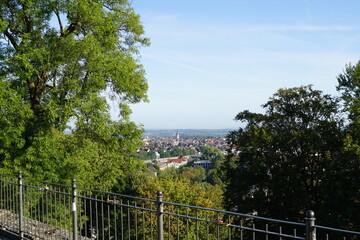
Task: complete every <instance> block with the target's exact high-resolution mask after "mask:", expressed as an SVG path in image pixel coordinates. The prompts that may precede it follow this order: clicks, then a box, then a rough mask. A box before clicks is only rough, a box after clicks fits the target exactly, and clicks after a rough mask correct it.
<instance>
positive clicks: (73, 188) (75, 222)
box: [72, 179, 78, 240]
mask: <svg viewBox="0 0 360 240" xmlns="http://www.w3.org/2000/svg"><path fill="white" fill-rule="evenodd" d="M72 220H73V240H77V239H78V234H77V230H78V226H77V225H78V224H77V215H76V180H75V179H73V180H72Z"/></svg>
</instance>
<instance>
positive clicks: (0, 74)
mask: <svg viewBox="0 0 360 240" xmlns="http://www.w3.org/2000/svg"><path fill="white" fill-rule="evenodd" d="M143 35H144V30H143V27H142V25H141V24H140V19H139V15H137V14H136V13H135V12H134V10H133V8H132V7H131V6H130V4H129V2H128V1H110V0H105V1H97V0H95V1H93V0H92V1H88V0H76V1H64V0H60V1H43V0H28V1H20V0H4V1H1V2H0V37H1V38H2V41H0V65H1V67H0V87H1V89H2V91H1V93H0V110H1V113H2V114H1V116H0V123H1V124H0V130H1V133H2V134H1V136H0V160H1V166H2V168H3V171H8V172H11V171H15V170H23V171H24V173H25V175H27V176H31V177H34V178H37V179H45V180H52V181H57V180H62V179H69V178H73V177H76V178H78V179H79V180H80V181H79V182H82V183H83V184H84V185H87V186H88V185H92V186H99V187H100V186H109V185H111V183H114V182H115V178H117V177H121V176H123V166H126V167H128V168H129V169H130V170H128V171H126V172H127V173H131V172H132V171H133V170H134V169H135V168H137V169H138V168H139V164H138V163H136V162H134V161H133V160H131V158H130V157H129V156H130V154H131V153H133V152H134V150H136V148H137V146H138V144H139V143H140V142H139V138H140V137H141V130H139V127H138V126H136V125H135V124H134V123H133V122H131V121H130V118H129V116H130V114H131V109H130V108H129V104H133V103H137V102H139V101H147V95H146V91H147V88H148V86H147V82H146V80H145V77H144V70H143V68H142V66H141V64H140V63H139V61H138V59H139V57H138V54H139V52H138V50H139V47H141V46H147V45H148V44H149V40H148V39H147V38H145V37H144V36H143ZM107 99H111V100H114V101H117V102H118V106H119V110H120V116H119V118H120V120H118V121H113V120H111V119H110V112H109V111H110V106H109V104H108V102H107ZM69 123H70V125H69ZM66 128H70V129H71V130H72V134H71V135H65V134H64V133H63V132H64V130H65V129H66Z"/></svg>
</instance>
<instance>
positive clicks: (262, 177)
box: [224, 86, 343, 220]
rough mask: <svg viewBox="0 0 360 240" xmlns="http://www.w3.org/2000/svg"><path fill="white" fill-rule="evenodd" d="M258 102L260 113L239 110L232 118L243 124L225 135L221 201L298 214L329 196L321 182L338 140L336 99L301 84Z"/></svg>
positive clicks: (286, 215) (294, 217)
mask: <svg viewBox="0 0 360 240" xmlns="http://www.w3.org/2000/svg"><path fill="white" fill-rule="evenodd" d="M263 108H264V109H265V110H266V112H265V113H264V114H258V113H252V112H249V111H243V112H240V113H239V114H238V115H237V116H236V120H239V121H241V122H245V123H246V126H245V127H244V128H240V129H239V130H238V131H233V132H230V134H229V135H228V141H229V144H230V152H229V155H228V157H227V160H226V162H225V164H224V166H225V168H226V172H227V176H228V185H227V191H226V194H225V204H227V207H228V208H229V209H232V208H236V209H238V210H239V211H241V212H247V213H253V212H257V213H258V214H259V215H262V216H268V217H272V218H282V219H288V220H301V219H303V216H304V212H305V211H306V210H307V209H312V210H315V211H317V210H318V208H319V207H320V205H319V204H320V203H322V202H323V201H326V197H328V196H326V195H324V194H322V191H321V189H322V185H323V184H324V182H325V181H326V180H327V175H326V174H327V172H328V171H331V169H330V165H331V163H332V162H333V161H335V159H336V158H337V155H338V153H339V152H340V150H341V147H342V141H343V133H342V120H341V118H340V116H339V113H338V101H337V100H336V99H334V98H332V97H331V96H329V95H326V94H322V92H321V91H317V90H313V89H312V87H311V86H303V87H297V88H290V89H280V90H278V91H277V93H275V94H274V95H273V97H271V98H270V99H269V101H268V102H267V103H266V104H264V105H263ZM328 210H329V211H330V212H331V209H328ZM324 214H325V213H324ZM327 217H328V216H327ZM319 219H321V218H320V217H319Z"/></svg>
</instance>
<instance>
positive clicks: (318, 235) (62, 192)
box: [0, 173, 360, 240]
mask: <svg viewBox="0 0 360 240" xmlns="http://www.w3.org/2000/svg"><path fill="white" fill-rule="evenodd" d="M162 197H163V196H162V192H161V191H158V192H157V193H156V199H146V198H139V197H133V196H127V195H122V194H117V193H110V192H103V191H95V190H90V189H84V188H79V187H76V181H75V180H73V182H72V186H69V185H62V184H56V183H51V182H44V181H37V180H33V179H27V178H22V176H21V173H19V176H9V175H1V174H0V230H1V232H2V233H6V234H8V235H9V236H14V237H19V238H20V239H73V240H78V239H80V240H82V239H84V240H85V239H89V240H90V239H94V240H95V239H102V240H105V239H107V240H117V239H129V240H131V239H136V240H138V239H139V240H140V239H159V240H164V239H169V240H170V239H244V240H250V239H252V240H255V239H265V240H272V239H283V240H286V239H304V240H316V239H318V240H319V239H326V240H328V239H334V240H335V239H336V240H337V239H343V240H345V239H346V240H355V239H360V232H354V231H347V230H341V229H335V228H329V227H324V226H318V225H315V216H314V212H312V211H307V212H306V216H304V222H303V223H300V222H289V221H283V220H277V219H270V218H264V217H259V216H253V215H248V214H241V213H235V212H229V211H223V210H217V209H210V208H203V207H196V206H189V205H184V204H179V203H172V202H166V201H163V199H162Z"/></svg>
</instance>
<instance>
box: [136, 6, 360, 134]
mask: <svg viewBox="0 0 360 240" xmlns="http://www.w3.org/2000/svg"><path fill="white" fill-rule="evenodd" d="M132 4H133V7H134V8H135V11H136V12H137V13H138V14H140V15H141V21H142V23H143V25H144V27H145V31H146V36H147V37H149V38H150V40H151V46H150V47H148V48H142V49H141V50H140V51H141V62H142V64H143V65H144V68H145V70H146V77H147V80H148V84H149V91H148V95H149V99H150V103H140V104H136V105H133V106H132V109H133V115H132V120H133V121H135V122H136V123H138V124H142V125H143V126H144V127H145V128H146V129H154V128H161V129H164V128H166V129H168V128H173V129H182V128H208V129H216V128H238V127H239V126H240V123H238V122H235V121H234V120H233V119H234V117H235V115H236V114H237V113H238V112H240V111H243V110H250V111H253V112H262V111H263V110H262V108H261V104H263V103H265V102H266V101H267V100H268V98H269V97H270V96H271V95H272V94H274V93H275V92H276V90H277V89H279V88H284V87H287V88H289V87H296V86H301V85H308V84H313V85H314V89H318V90H322V91H323V92H324V93H330V94H336V90H335V86H336V84H337V80H336V76H337V75H338V74H339V73H341V72H342V71H343V68H344V67H345V64H346V63H349V62H351V63H356V62H357V61H358V60H360V58H359V57H360V24H359V23H360V21H359V20H360V14H358V12H359V10H360V1H356V0H353V1H347V0H344V1H331V0H326V1H325V0H317V1H310V0H308V1H300V0H286V1H285V0H284V1H277V0H272V1H265V0H262V1H260V0H252V1H243V0H237V1H236V0H224V1H213V0H207V1H205V0H192V1H190V0H167V1H165V0H152V1H146V0H133V1H132Z"/></svg>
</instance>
